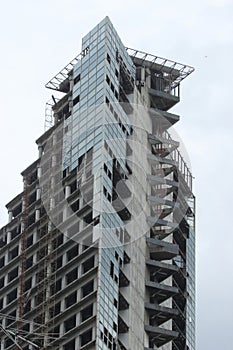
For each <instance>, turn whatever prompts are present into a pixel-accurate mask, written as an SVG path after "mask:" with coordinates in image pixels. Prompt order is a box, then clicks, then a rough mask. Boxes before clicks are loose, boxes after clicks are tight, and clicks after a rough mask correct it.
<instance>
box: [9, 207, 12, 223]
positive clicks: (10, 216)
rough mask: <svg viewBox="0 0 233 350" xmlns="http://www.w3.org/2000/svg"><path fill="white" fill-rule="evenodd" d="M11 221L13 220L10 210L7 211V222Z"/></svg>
mask: <svg viewBox="0 0 233 350" xmlns="http://www.w3.org/2000/svg"><path fill="white" fill-rule="evenodd" d="M12 219H13V212H12V210H9V211H8V222H11V221H12Z"/></svg>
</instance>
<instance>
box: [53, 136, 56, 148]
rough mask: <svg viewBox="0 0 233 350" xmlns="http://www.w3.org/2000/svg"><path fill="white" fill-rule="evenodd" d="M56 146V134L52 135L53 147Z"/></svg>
mask: <svg viewBox="0 0 233 350" xmlns="http://www.w3.org/2000/svg"><path fill="white" fill-rule="evenodd" d="M56 144H57V133H54V134H53V146H54V145H56Z"/></svg>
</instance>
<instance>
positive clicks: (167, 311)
mask: <svg viewBox="0 0 233 350" xmlns="http://www.w3.org/2000/svg"><path fill="white" fill-rule="evenodd" d="M145 309H146V310H147V312H148V314H149V317H150V325H152V324H151V322H153V320H154V321H155V322H156V324H157V326H160V325H161V324H163V323H164V322H167V321H168V320H170V319H172V318H176V317H177V316H178V315H179V311H178V310H177V309H172V308H170V307H165V306H160V305H158V304H151V303H146V304H145Z"/></svg>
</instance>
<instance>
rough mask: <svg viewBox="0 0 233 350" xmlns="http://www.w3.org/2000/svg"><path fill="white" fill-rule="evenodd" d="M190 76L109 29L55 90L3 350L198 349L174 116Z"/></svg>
mask: <svg viewBox="0 0 233 350" xmlns="http://www.w3.org/2000/svg"><path fill="white" fill-rule="evenodd" d="M192 71H193V68H192V67H189V66H187V65H183V64H179V63H177V62H173V61H171V60H168V59H164V58H161V57H158V56H154V55H150V54H146V53H143V52H141V51H137V50H133V49H129V48H125V46H124V45H123V44H122V42H121V40H120V38H119V36H118V35H117V33H116V31H115V29H114V27H113V25H112V23H111V22H110V20H109V18H108V17H106V18H105V19H104V20H103V21H102V22H101V23H99V24H98V25H97V26H96V27H95V28H94V29H93V30H92V31H91V32H89V33H88V34H87V35H86V36H85V37H84V38H83V40H82V50H81V54H80V55H79V56H77V57H76V58H75V59H74V60H73V61H71V62H70V63H69V64H68V65H67V66H66V67H65V68H64V69H63V70H62V71H61V72H60V73H58V74H57V75H56V76H55V77H54V78H53V79H51V80H50V81H49V83H48V84H47V85H46V87H47V88H49V89H52V90H54V91H55V92H53V93H54V95H55V97H54V96H52V100H51V101H50V102H48V103H47V105H46V123H45V124H46V131H45V133H44V134H43V135H42V136H41V137H40V138H39V139H38V140H37V141H36V143H37V145H38V150H39V155H38V159H37V160H36V161H35V162H34V163H33V164H31V165H30V166H29V167H28V168H27V169H25V170H24V171H23V172H22V176H23V183H24V188H23V191H22V193H20V194H19V195H17V196H16V197H15V198H14V199H13V200H12V201H10V203H8V204H7V206H6V207H7V209H8V213H9V222H8V224H7V225H6V226H4V227H3V228H2V229H1V231H0V244H1V250H0V268H1V275H0V316H1V324H0V335H1V350H5V349H8V350H10V349H24V350H26V349H33V350H34V349H44V350H49V349H57V350H77V349H80V350H87V349H98V350H100V349H112V350H114V349H115V350H119V349H121V350H130V349H131V350H152V349H162V350H195V198H194V195H193V194H192V175H191V172H190V170H189V168H188V166H187V165H186V163H185V161H184V159H183V157H182V156H181V154H180V151H179V142H178V141H176V140H174V139H173V138H172V137H171V132H170V131H171V130H172V125H173V124H175V123H176V122H177V121H178V120H179V116H178V115H176V114H173V113H171V112H168V111H169V110H170V109H171V108H172V107H173V106H174V105H175V104H176V103H178V102H179V100H180V83H181V81H182V80H183V79H184V78H186V77H187V76H188V75H189V74H190V73H192ZM58 92H59V96H60V98H59V99H58V98H57V97H56V94H57V93H58ZM61 94H62V96H61Z"/></svg>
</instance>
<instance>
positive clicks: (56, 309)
mask: <svg viewBox="0 0 233 350" xmlns="http://www.w3.org/2000/svg"><path fill="white" fill-rule="evenodd" d="M60 313H61V302H60V301H59V302H58V303H56V304H55V305H54V306H53V307H51V308H50V309H49V314H50V317H51V318H53V317H55V316H57V315H59V314H60Z"/></svg>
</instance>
